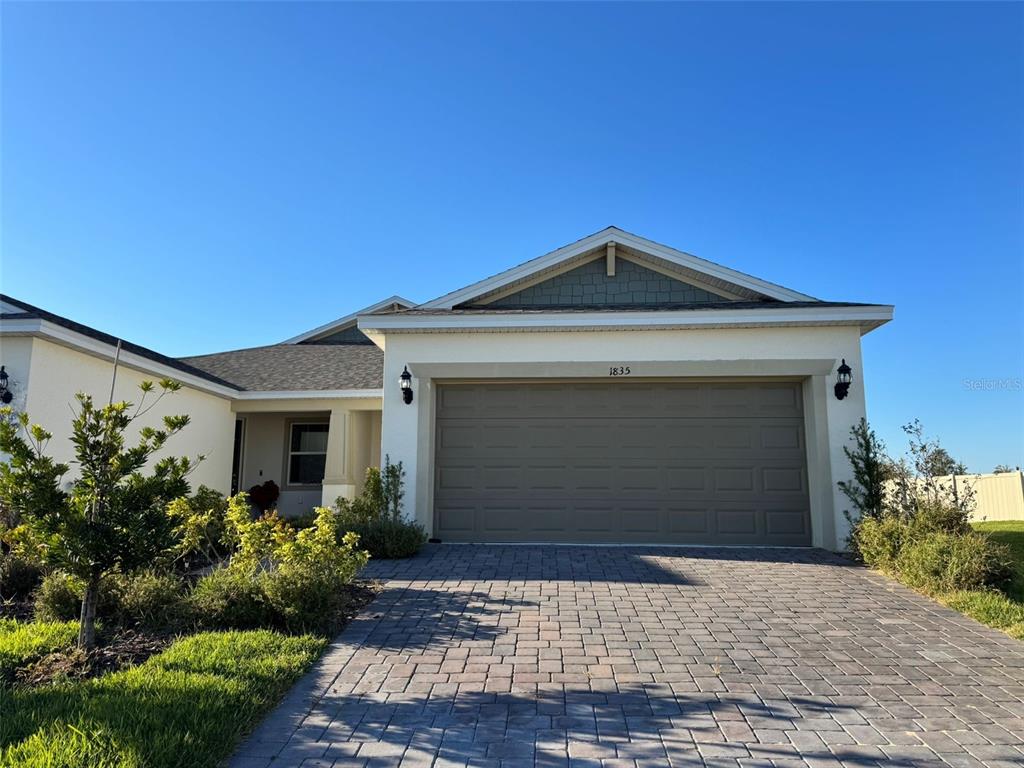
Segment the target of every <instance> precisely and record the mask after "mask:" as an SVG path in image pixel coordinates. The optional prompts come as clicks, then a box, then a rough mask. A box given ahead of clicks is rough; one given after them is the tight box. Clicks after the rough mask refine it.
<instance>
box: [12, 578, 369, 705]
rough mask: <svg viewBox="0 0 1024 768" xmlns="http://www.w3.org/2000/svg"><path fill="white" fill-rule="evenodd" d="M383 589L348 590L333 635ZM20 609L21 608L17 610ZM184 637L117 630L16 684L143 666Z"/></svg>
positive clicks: (51, 659) (47, 660)
mask: <svg viewBox="0 0 1024 768" xmlns="http://www.w3.org/2000/svg"><path fill="white" fill-rule="evenodd" d="M383 589H384V584H383V582H380V581H369V580H367V581H356V582H353V583H352V584H351V585H350V586H349V587H347V588H346V590H345V595H344V596H343V600H342V606H341V609H340V611H339V612H338V615H337V617H336V620H335V621H334V622H332V626H331V631H332V632H333V633H337V632H340V631H341V630H342V629H344V627H345V626H346V625H347V624H348V623H349V622H350V621H352V619H353V618H354V617H355V616H356V614H358V613H359V611H361V610H362V609H363V608H364V607H366V606H367V605H368V604H370V603H371V602H373V601H374V599H376V597H377V595H379V594H380V593H381V591H382V590H383ZM26 606H27V610H25V611H18V614H23V615H15V613H14V612H13V611H12V609H13V608H15V605H14V604H12V603H7V604H6V605H5V610H4V614H3V615H4V616H9V617H11V618H17V619H22V620H26V621H27V620H31V618H32V615H31V613H32V611H31V604H30V603H26ZM18 607H20V606H18ZM180 636H181V635H178V634H172V633H156V632H146V631H142V630H136V629H123V628H122V629H118V630H117V631H116V632H115V633H114V634H112V635H106V636H102V635H101V636H100V637H98V638H97V642H98V644H97V647H96V648H93V649H92V650H91V651H89V652H85V651H81V650H79V649H77V648H69V649H67V650H64V651H58V652H56V653H51V654H49V655H47V656H44V657H43V658H41V659H40V660H39V661H37V662H35V663H33V664H31V665H29V666H27V667H24V668H22V669H19V670H18V673H17V678H16V684H17V685H24V686H31V687H34V686H40V685H46V684H47V683H53V682H59V681H63V680H86V679H88V678H92V677H99V676H101V675H105V674H107V673H108V672H115V671H117V670H119V669H124V668H125V667H130V666H134V665H136V664H141V663H142V662H144V661H145V660H146V659H148V658H149V657H150V656H153V655H155V654H157V653H160V652H161V651H163V650H164V649H165V648H167V647H168V646H169V645H170V644H171V643H173V642H174V641H175V640H176V639H177V638H178V637H180Z"/></svg>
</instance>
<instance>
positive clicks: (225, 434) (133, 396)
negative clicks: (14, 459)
mask: <svg viewBox="0 0 1024 768" xmlns="http://www.w3.org/2000/svg"><path fill="white" fill-rule="evenodd" d="M0 359H2V360H3V364H4V365H5V366H6V368H7V371H8V374H9V375H10V377H11V385H12V388H14V387H17V388H18V390H19V391H18V392H17V394H16V397H15V400H14V402H13V403H12V405H14V406H15V407H17V408H18V409H19V410H25V411H27V412H28V414H29V416H30V418H31V419H32V421H33V422H34V423H38V424H41V425H42V426H44V427H45V428H46V429H47V430H49V431H50V432H52V433H53V439H52V440H51V441H50V443H49V445H48V447H47V450H48V452H49V454H50V455H52V456H53V457H54V458H56V459H57V460H58V461H65V462H69V461H71V459H72V458H73V455H74V454H73V446H72V444H71V441H70V435H71V419H72V410H71V409H72V408H74V407H76V405H77V403H76V401H75V394H76V393H77V392H85V393H86V394H89V395H92V397H93V399H94V401H96V402H97V403H99V404H102V405H105V404H106V403H107V399H108V398H109V396H110V381H111V374H112V371H113V366H112V364H111V363H110V362H107V361H104V360H101V359H99V358H97V357H93V356H92V355H87V354H84V353H82V352H78V351H76V350H73V349H70V348H69V347H65V346H63V345H60V344H55V343H53V342H51V341H47V340H45V339H41V338H38V337H28V336H22V337H9V336H8V337H2V338H0ZM157 379H158V377H156V376H153V375H149V374H144V373H142V372H140V371H137V370H134V369H132V368H128V367H126V366H124V365H122V366H120V367H119V368H118V372H117V382H116V386H115V389H114V399H115V400H128V401H130V402H133V403H138V402H139V398H140V397H141V394H142V393H141V392H140V391H139V388H138V387H139V384H141V383H142V382H143V381H146V380H149V381H154V383H155V382H156V380H157ZM30 383H31V384H30ZM156 389H157V391H159V387H156ZM155 397H156V393H153V394H150V395H148V396H147V400H146V402H147V403H149V402H152V401H153V399H154V398H155ZM180 413H184V414H188V415H189V416H190V417H191V423H190V424H189V426H187V427H186V428H185V429H184V430H182V432H180V433H179V434H177V435H175V436H174V437H173V438H171V439H170V440H169V441H168V443H167V446H166V448H165V449H164V451H162V452H161V453H160V454H157V456H156V458H160V457H161V456H166V455H177V456H189V457H193V458H194V457H196V456H199V455H205V456H206V459H205V460H204V461H203V462H202V463H201V464H200V465H199V466H198V467H197V468H196V470H195V472H193V473H192V474H191V475H190V476H189V482H190V483H191V485H192V487H193V488H197V487H198V486H199V485H207V486H209V487H211V488H215V489H216V490H218V491H221V492H222V493H226V492H228V491H229V490H230V485H231V455H232V430H233V424H234V414H232V412H231V403H230V401H229V400H228V399H226V398H223V397H218V396H216V395H212V394H208V393H206V392H201V391H199V390H197V389H194V388H192V387H189V386H183V387H182V388H181V390H180V391H178V392H175V393H173V394H169V395H167V396H166V397H164V398H163V400H162V401H161V402H160V403H159V404H158V405H157V406H156V407H155V408H153V409H152V410H151V411H149V412H148V413H147V414H145V415H144V416H142V417H141V418H140V419H139V420H138V421H137V422H136V423H135V424H134V425H133V428H132V431H131V432H130V433H129V434H130V435H131V436H132V437H134V436H137V434H138V430H139V429H140V428H142V427H144V426H161V419H162V418H163V417H164V416H167V415H170V414H180ZM74 474H75V472H74V466H73V465H72V469H71V472H70V473H69V475H68V478H67V479H69V480H70V479H72V478H73V477H74Z"/></svg>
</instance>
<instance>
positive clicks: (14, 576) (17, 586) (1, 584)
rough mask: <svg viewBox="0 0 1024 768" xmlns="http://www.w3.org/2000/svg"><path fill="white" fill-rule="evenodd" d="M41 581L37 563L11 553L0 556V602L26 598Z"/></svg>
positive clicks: (41, 576) (41, 572)
mask: <svg viewBox="0 0 1024 768" xmlns="http://www.w3.org/2000/svg"><path fill="white" fill-rule="evenodd" d="M42 580H43V569H42V567H41V566H40V565H39V564H38V563H35V562H32V561H31V560H28V559H26V558H24V557H21V556H19V555H15V554H13V553H7V554H0V600H4V599H7V600H10V599H11V598H21V597H28V596H29V595H30V594H31V593H32V590H34V589H35V588H36V587H38V586H39V584H40V582H41V581H42Z"/></svg>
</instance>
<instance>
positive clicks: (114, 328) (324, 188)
mask: <svg viewBox="0 0 1024 768" xmlns="http://www.w3.org/2000/svg"><path fill="white" fill-rule="evenodd" d="M0 25H2V26H0V35H2V37H0V43H2V53H0V88H2V91H0V117H2V120H0V184H2V187H0V193H2V198H0V288H2V290H3V292H5V293H8V294H11V295H13V296H15V297H17V298H20V299H23V300H25V301H28V302H30V303H33V304H37V305H40V306H42V307H44V308H46V309H48V310H50V311H52V312H56V313H58V314H62V315H65V316H68V317H71V318H73V319H75V320H77V321H79V322H82V323H85V324H87V325H91V326H93V327H96V328H99V329H101V330H104V331H107V332H109V333H113V334H115V335H118V336H121V337H123V338H126V339H128V340H131V341H134V342H136V343H140V344H144V345H146V346H149V347H152V348H155V349H157V350H159V351H161V352H163V353H165V354H171V355H189V354H199V353H203V352H212V351H221V350H224V349H236V348H241V347H248V346H256V345H261V344H268V343H274V342H277V341H281V340H283V339H285V338H288V337H290V336H292V335H295V334H297V333H300V332H302V331H304V330H307V329H309V328H313V327H316V326H318V325H321V324H323V323H325V322H328V321H330V320H332V319H334V318H337V317H340V316H343V315H346V314H348V313H350V312H352V311H355V310H357V309H360V308H362V307H364V306H366V305H368V304H372V303H374V302H376V301H378V300H380V299H382V298H384V297H386V296H389V295H391V294H395V293H397V294H401V295H403V296H406V297H408V298H410V299H413V300H416V301H426V300H428V299H431V298H434V297H436V296H439V295H441V294H444V293H447V292H448V291H450V290H453V289H455V288H458V287H461V286H463V285H466V284H469V283H472V282H475V281H476V280H478V279H481V278H483V277H487V276H489V275H491V274H493V273H495V272H498V271H501V270H503V269H506V268H508V267H510V266H512V265H515V264H518V263H520V262H522V261H525V260H526V259H529V258H532V257H534V256H538V255H540V254H542V253H546V252H547V251H550V250H552V249H554V248H557V247H559V246H562V245H565V244H566V243H569V242H572V241H574V240H577V239H579V238H580V237H583V236H585V235H587V234H590V233H592V232H595V231H597V230H599V229H602V228H604V227H606V226H608V225H616V226H619V227H622V228H623V229H626V230H629V231H631V232H634V233H636V234H639V235H641V236H644V237H647V238H650V239H652V240H655V241H658V242H661V243H664V244H667V245H670V246H673V247H676V248H679V249H681V250H684V251H687V252H689V253H694V254H697V255H699V256H701V257H703V258H706V259H710V260H712V261H715V262H718V263H721V264H724V265H726V266H729V267H732V268H734V269H739V270H741V271H744V272H748V273H751V274H754V275H757V276H759V277H762V278H764V279H767V280H770V281H772V282H775V283H779V284H781V285H785V286H787V287H791V288H793V289H795V290H798V291H800V292H803V293H808V294H811V295H813V296H817V297H819V298H823V299H828V300H836V301H862V302H877V303H885V304H894V305H895V306H896V316H895V320H894V321H893V322H892V323H890V324H889V325H887V326H885V327H883V328H881V329H879V330H877V331H874V332H872V333H871V334H869V335H868V336H866V337H865V338H864V342H863V350H864V367H865V370H863V371H855V372H854V376H855V377H856V382H858V383H855V384H854V386H859V385H861V382H864V379H865V378H866V395H867V399H868V414H869V420H870V422H871V423H872V425H873V426H874V427H875V428H876V430H877V431H878V433H879V435H880V436H881V437H882V438H883V439H884V440H885V441H886V442H887V443H888V445H889V447H890V450H891V451H892V452H893V453H899V452H900V450H902V448H903V446H904V445H905V440H904V439H903V436H902V433H901V431H900V425H901V424H904V423H906V422H908V421H910V420H911V419H915V418H917V419H920V420H921V421H922V422H923V424H924V426H925V429H926V431H927V432H928V434H930V435H932V436H934V437H937V438H939V439H940V440H941V442H942V444H943V445H944V446H945V447H946V448H947V449H948V450H949V451H950V453H951V454H953V455H954V456H955V457H956V458H958V459H961V460H963V461H965V462H966V463H967V465H968V467H969V469H970V470H972V471H991V470H992V468H993V467H994V466H995V465H996V464H998V463H1002V464H1010V465H1024V386H1022V381H1024V44H1022V41H1024V5H1022V4H1012V3H997V4H986V3H968V4H949V3H944V4H937V3H870V4H849V3H842V4H838V3H837V4H809V3H784V4H770V3H755V4H752V5H745V4H740V3H720V4H703V3H689V4H660V3H659V4H638V3H637V4H618V3H601V4H586V3H562V4H545V3H530V4H500V3H486V4H484V3H481V4H468V3H460V4H427V3H422V4H421V3H415V4H398V3H386V4H348V3H312V4H303V3H281V4H277V3H235V4H232V3H144V2H138V3H109V4H91V3H84V2H79V3H54V4H48V3H37V2H32V3H18V2H4V3H2V4H0Z"/></svg>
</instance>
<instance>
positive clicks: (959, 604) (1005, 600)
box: [939, 520, 1024, 640]
mask: <svg viewBox="0 0 1024 768" xmlns="http://www.w3.org/2000/svg"><path fill="white" fill-rule="evenodd" d="M974 528H975V529H976V530H978V531H981V532H982V533H985V534H987V535H989V536H990V537H991V538H992V539H993V540H995V541H998V542H999V543H1001V544H1004V545H1006V547H1007V549H1009V551H1010V557H1011V560H1012V564H1013V571H1014V575H1013V578H1012V579H1011V580H1010V582H1009V583H1008V584H1006V585H1005V586H1004V587H1003V588H1002V589H1001V590H999V591H996V590H970V591H962V592H951V593H948V594H945V595H940V596H939V600H940V601H941V602H942V603H944V604H945V605H948V606H949V607H950V608H952V609H953V610H956V611H960V612H961V613H965V614H967V615H968V616H970V617H971V618H972V619H975V620H977V621H980V622H981V623H982V624H987V625H988V626H990V627H995V628H996V629H1001V630H1003V631H1004V632H1006V633H1007V634H1009V635H1010V636H1011V637H1015V638H1017V639H1018V640H1024V520H1012V521H1000V522H991V523H975V524H974Z"/></svg>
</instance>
